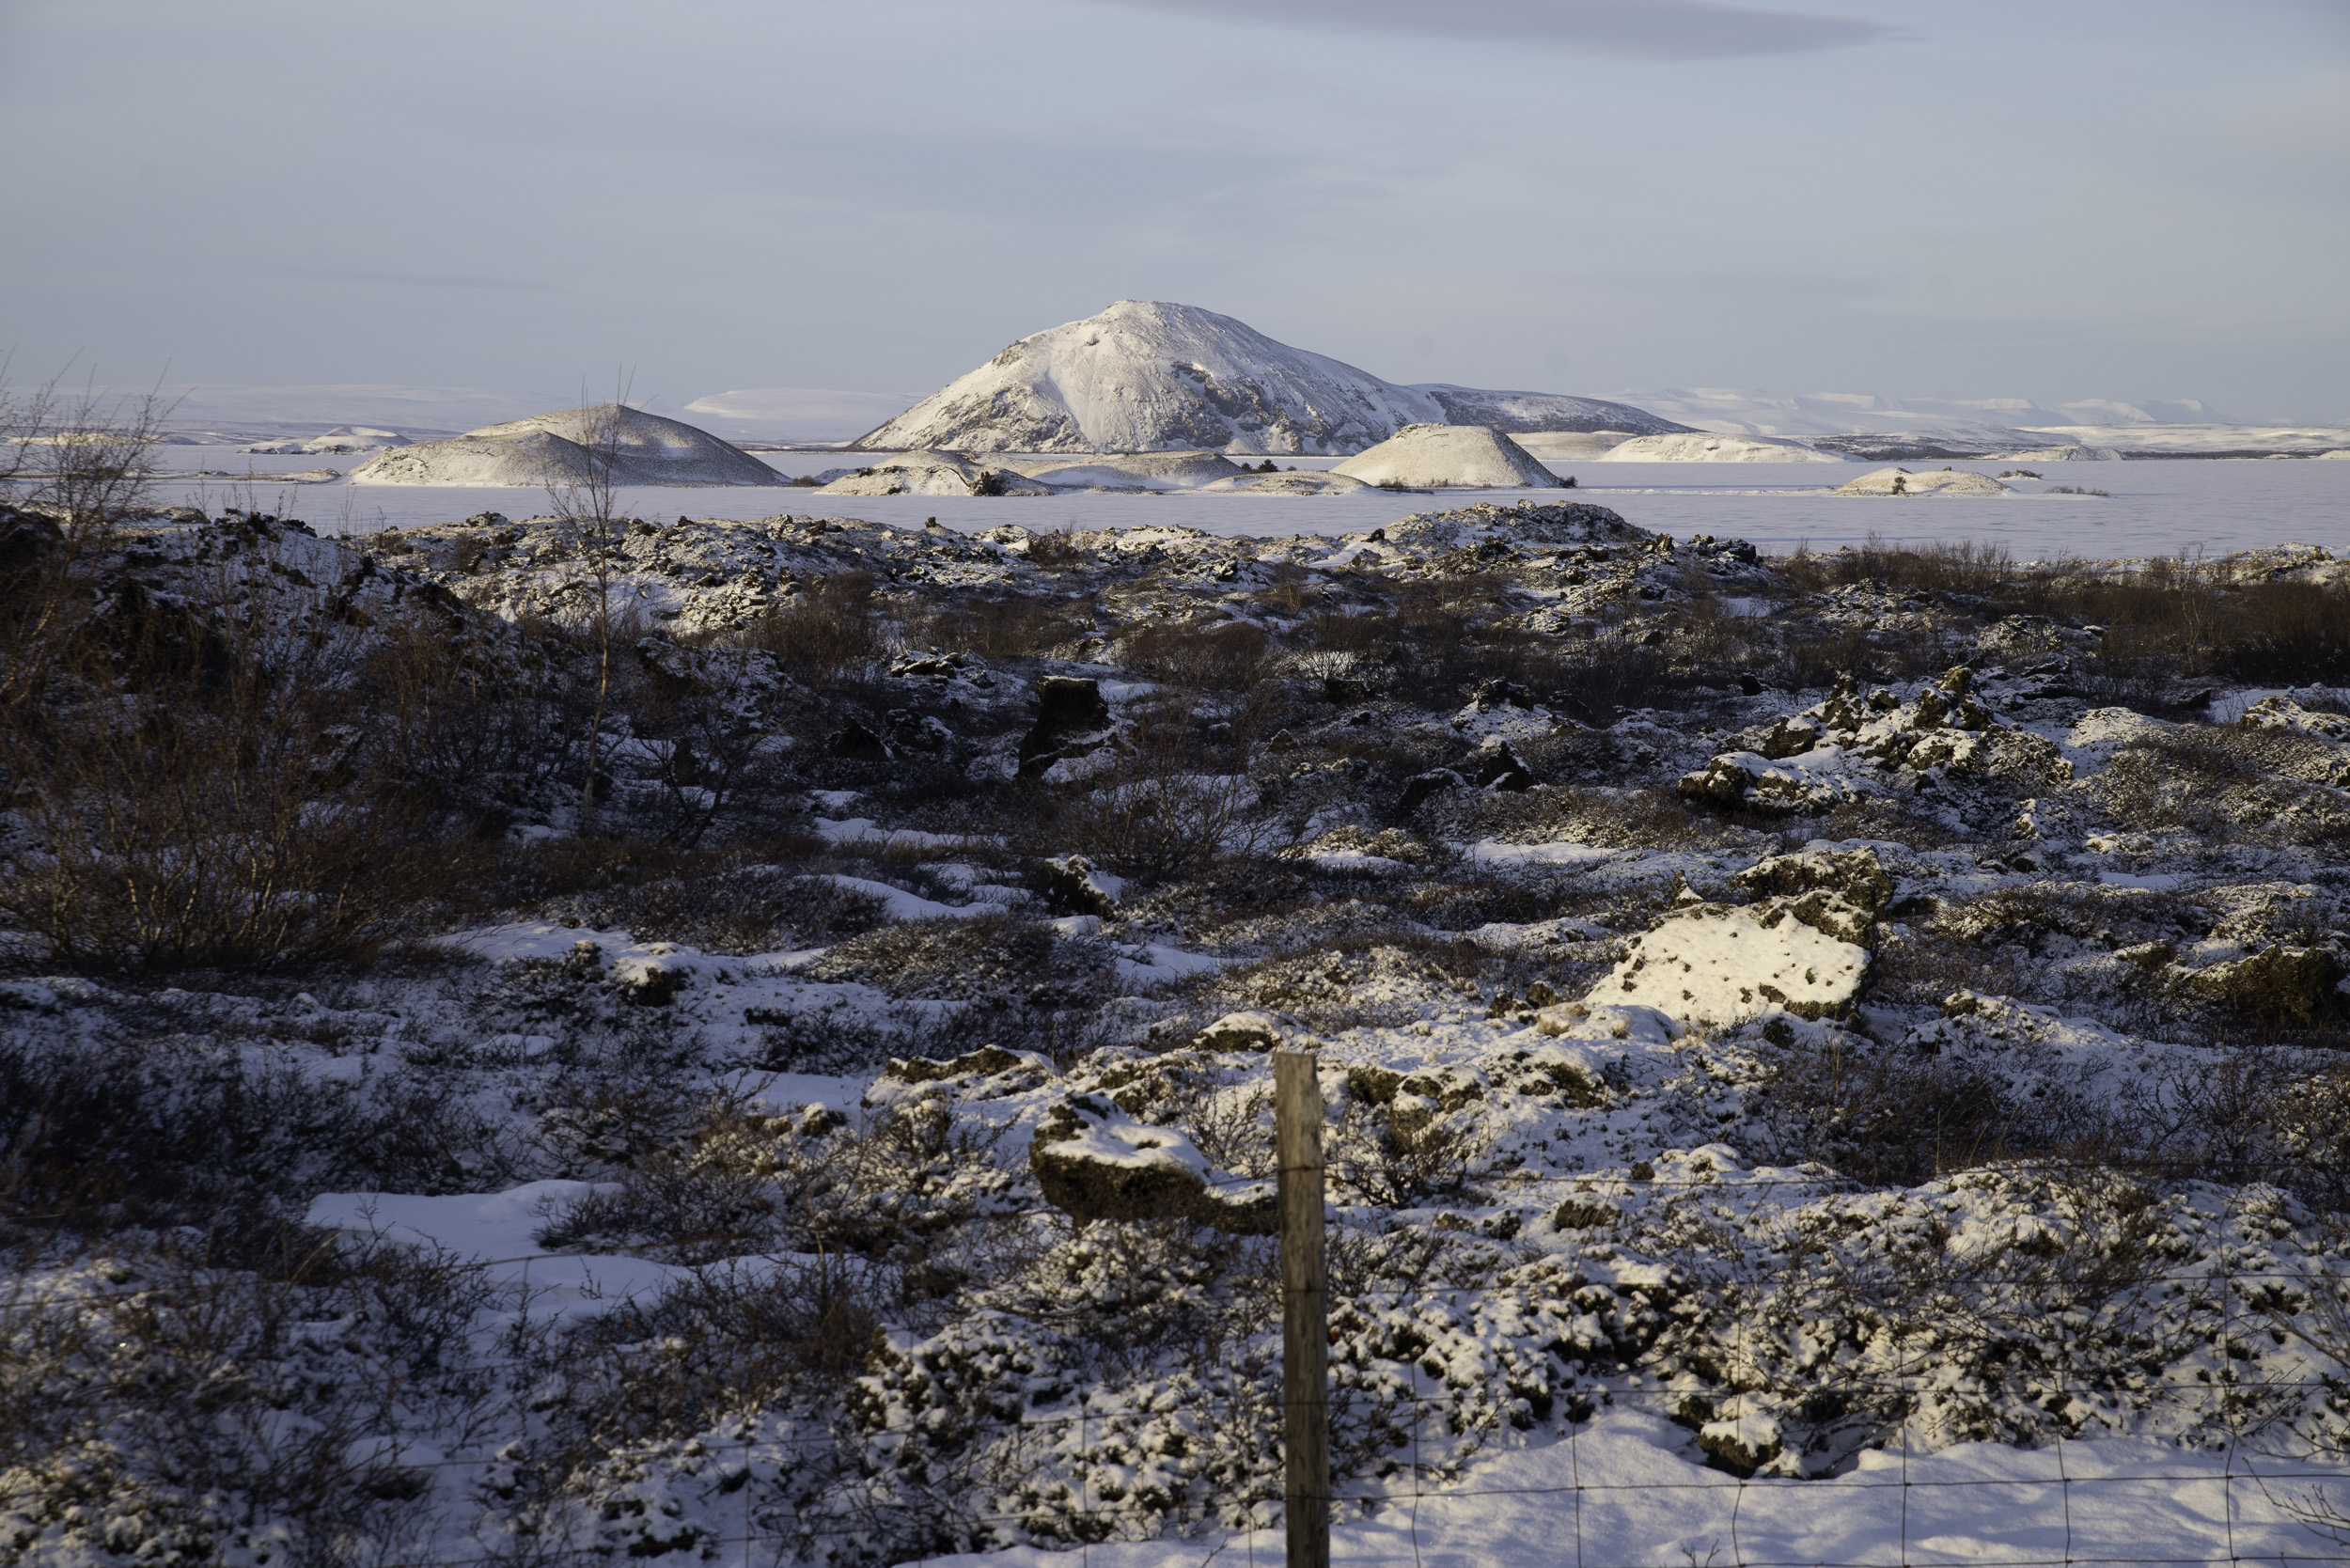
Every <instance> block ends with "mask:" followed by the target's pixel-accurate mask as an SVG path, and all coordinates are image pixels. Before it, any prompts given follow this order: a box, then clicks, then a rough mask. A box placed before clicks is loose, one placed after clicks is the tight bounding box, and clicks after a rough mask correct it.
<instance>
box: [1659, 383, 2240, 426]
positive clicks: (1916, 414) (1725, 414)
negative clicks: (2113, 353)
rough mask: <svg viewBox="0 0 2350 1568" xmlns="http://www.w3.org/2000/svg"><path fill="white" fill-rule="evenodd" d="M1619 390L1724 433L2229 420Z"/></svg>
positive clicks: (2112, 408)
mask: <svg viewBox="0 0 2350 1568" xmlns="http://www.w3.org/2000/svg"><path fill="white" fill-rule="evenodd" d="M1617 396H1618V397H1619V398H1621V399H1622V400H1626V401H1630V402H1637V404H1638V405H1639V406H1640V407H1642V408H1645V409H1648V410H1650V411H1651V412H1652V413H1654V414H1656V415H1659V416H1663V417H1665V418H1668V419H1678V420H1680V421H1681V422H1682V423H1683V424H1684V425H1693V426H1695V427H1697V428H1698V429H1699V430H1706V431H1719V432H1720V433H1722V434H1725V435H1784V436H1797V437H1801V436H1809V435H1856V434H1894V433H1903V432H1909V431H1986V430H1988V431H2014V430H2053V429H2060V428H2062V429H2070V428H2072V427H2076V426H2096V427H2099V428H2105V429H2110V428H2114V427H2131V426H2151V425H2192V426H2199V427H2210V426H2224V425H2228V424H2231V423H2233V421H2231V420H2230V419H2229V418H2228V417H2227V416H2225V415H2223V414H2221V413H2219V412H2218V411H2217V409H2214V408H2213V407H2211V406H2210V405H2209V404H2208V403H2203V402H2200V401H2198V400H2194V399H2191V398H2189V399H2180V400H2172V401H2158V400H2150V401H2144V402H2134V403H2132V402H2120V401H2116V400H2112V399H2108V398H2092V399H2089V400H2083V401H2080V402H2070V403H2043V402H2036V401H2034V400H2031V399H2029V398H1889V397H1885V396H1882V395H1880V394H1878V393H1873V392H1766V391H1757V390H1755V389H1753V388H1750V387H1722V386H1664V387H1652V388H1647V389H1644V390H1641V391H1637V392H1620V393H1618V394H1617Z"/></svg>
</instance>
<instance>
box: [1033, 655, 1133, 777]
mask: <svg viewBox="0 0 2350 1568" xmlns="http://www.w3.org/2000/svg"><path fill="white" fill-rule="evenodd" d="M1036 696H1037V704H1038V707H1037V715H1036V723H1035V725H1033V726H1032V727H1031V728H1030V729H1029V730H1028V732H1027V734H1026V735H1024V736H1023V737H1021V741H1020V776H1021V777H1023V778H1036V777H1039V776H1042V774H1043V773H1044V772H1045V771H1046V770H1048V769H1049V768H1051V767H1052V766H1053V764H1054V763H1056V762H1064V761H1070V760H1074V759H1076V758H1079V757H1083V756H1086V755H1088V754H1089V753H1091V752H1093V751H1095V750H1097V749H1098V748H1100V747H1101V746H1103V745H1107V744H1108V743H1109V742H1110V740H1111V738H1112V736H1113V734H1114V730H1115V727H1114V725H1113V724H1112V722H1111V720H1110V705H1109V703H1108V702H1107V701H1105V700H1104V698H1103V697H1102V685H1101V682H1098V681H1091V680H1083V679H1079V678H1077V677H1074V676H1067V675H1048V676H1046V677H1044V679H1043V680H1042V681H1039V682H1037V683H1036Z"/></svg>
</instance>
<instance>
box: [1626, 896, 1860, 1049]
mask: <svg viewBox="0 0 2350 1568" xmlns="http://www.w3.org/2000/svg"><path fill="white" fill-rule="evenodd" d="M1868 918H1869V917H1868V916H1867V915H1866V914H1865V913H1864V912H1862V911H1860V910H1858V909H1856V908H1854V907H1853V906H1852V905H1850V904H1847V903H1845V902H1843V901H1842V900H1841V899H1838V898H1836V897H1835V896H1834V895H1833V894H1829V893H1825V892H1815V893H1810V894H1807V895H1805V896H1804V897H1803V898H1801V899H1773V900H1771V901H1770V902H1768V903H1764V904H1755V905H1747V906H1739V905H1733V904H1720V903H1699V904H1690V905H1686V906H1684V907H1683V908H1680V909H1676V910H1673V911H1672V912H1671V913H1669V914H1668V915H1667V916H1666V917H1664V919H1662V920H1661V921H1659V922H1658V923H1657V925H1656V927H1655V929H1653V930H1652V931H1649V932H1646V933H1642V934H1640V935H1638V936H1635V937H1634V938H1632V940H1631V942H1630V944H1629V945H1628V946H1629V951H1628V952H1627V953H1626V954H1625V957H1624V960H1623V962H1622V963H1621V964H1617V965H1616V967H1615V969H1614V970H1613V971H1612V972H1611V973H1610V974H1609V975H1608V976H1607V978H1606V980H1601V981H1600V982H1599V984H1597V985H1596V986H1594V987H1592V988H1591V991H1590V994H1589V995H1588V996H1585V997H1584V1001H1585V1003H1586V1004H1587V1005H1594V1006H1595V1005H1597V1004H1600V1003H1603V1002H1605V1003H1613V1004H1616V1005H1618V1006H1622V1005H1625V1004H1636V1005H1638V1006H1642V1007H1653V1008H1654V1009H1656V1010H1657V1011H1660V1012H1663V1013H1667V1014H1669V1016H1671V1017H1674V1018H1677V1019H1680V1020H1682V1021H1684V1022H1685V1023H1693V1024H1694V1023H1707V1024H1734V1023H1737V1022H1739V1021H1740V1020H1741V1019H1746V1018H1752V1017H1755V1016H1756V1015H1758V1014H1761V1013H1764V1012H1792V1013H1794V1015H1795V1016H1797V1017H1799V1018H1841V1017H1842V1016H1844V1015H1845V1014H1846V1013H1848V1012H1850V1011H1852V1008H1853V1004H1854V1002H1855V1001H1856V1000H1857V998H1858V996H1859V995H1860V989H1861V987H1862V985H1863V984H1865V983H1866V982H1867V980H1868V978H1869V964H1870V954H1869V949H1867V948H1864V947H1862V946H1861V945H1860V944H1859V943H1858V942H1857V941H1854V940H1852V938H1853V937H1854V936H1855V935H1857V934H1862V933H1865V932H1866V929H1867V926H1868Z"/></svg>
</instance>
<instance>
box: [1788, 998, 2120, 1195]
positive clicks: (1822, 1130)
mask: <svg viewBox="0 0 2350 1568" xmlns="http://www.w3.org/2000/svg"><path fill="white" fill-rule="evenodd" d="M1766 1039H1767V1037H1766ZM1767 1043H1768V1045H1769V1048H1768V1049H1767V1050H1766V1052H1765V1054H1764V1059H1765V1062H1766V1063H1767V1074H1768V1075H1767V1077H1766V1079H1765V1081H1764V1084H1763V1087H1762V1089H1761V1090H1759V1091H1758V1092H1757V1093H1756V1095H1755V1097H1754V1104H1755V1107H1756V1108H1755V1112H1754V1114H1755V1118H1756V1121H1757V1122H1758V1124H1759V1125H1760V1126H1761V1127H1762V1128H1763V1129H1765V1132H1766V1137H1767V1138H1768V1139H1769V1144H1770V1147H1771V1149H1772V1151H1773V1157H1774V1158H1778V1159H1783V1160H1786V1161H1788V1162H1790V1163H1794V1162H1797V1161H1801V1160H1816V1161H1818V1162H1819V1163H1821V1164H1823V1165H1825V1166H1829V1167H1832V1168H1835V1169H1836V1170H1838V1171H1840V1172H1841V1173H1842V1174H1844V1175H1846V1176H1849V1177H1851V1178H1852V1179H1853V1180H1855V1181H1858V1182H1862V1183H1866V1184H1869V1185H1871V1186H1915V1185H1916V1184H1919V1183H1920V1182H1928V1181H1932V1180H1934V1179H1935V1178H1936V1177H1938V1176H1943V1175H1947V1174H1949V1173H1950V1172H1951V1171H1954V1170H1966V1169H1972V1168H1976V1167H1978V1166H1983V1165H1991V1164H1996V1163H1998V1162H2002V1161H2006V1160H2011V1159H2018V1158H2029V1157H2035V1156H2041V1155H2046V1154H2049V1153H2052V1152H2065V1153H2070V1152H2076V1151H2077V1150H2078V1149H2080V1148H2081V1146H2082V1145H2083V1144H2084V1142H2085V1141H2086V1140H2088V1139H2089V1138H2090V1137H2091V1135H2092V1132H2093V1131H2094V1130H2095V1123H2094V1121H2093V1120H2092V1117H2091V1115H2090V1112H2089V1108H2088V1106H2087V1105H2086V1104H2085V1103H2083V1102H2082V1101H2081V1100H2080V1099H2079V1097H2077V1096H2074V1097H2067V1096H2065V1095H2063V1094H2061V1093H2059V1094H2056V1095H2052V1096H2044V1097H2043V1098H2042V1099H2041V1100H2040V1101H2038V1102H2035V1103H2034V1104H2032V1105H2029V1106H2028V1105H2022V1104H2020V1103H2017V1102H2016V1101H2014V1100H2013V1098H2012V1097H2011V1096H2010V1095H2009V1094H2008V1092H2007V1090H2006V1087H2005V1085H2004V1084H2003V1083H2002V1082H2001V1080H2000V1079H1999V1077H1998V1074H1993V1073H1990V1072H1987V1071H1984V1070H1981V1069H1977V1068H1972V1067H1964V1066H1962V1067H1956V1068H1954V1067H1952V1066H1951V1065H1950V1064H1948V1063H1945V1062H1943V1061H1941V1060H1940V1059H1939V1058H1936V1057H1932V1056H1926V1055H1924V1054H1922V1053H1919V1052H1915V1051H1909V1050H1904V1049H1903V1048H1901V1047H1898V1046H1884V1045H1878V1044H1875V1043H1872V1042H1870V1041H1868V1040H1865V1039H1863V1038H1862V1037H1860V1036H1857V1035H1851V1034H1846V1033H1845V1032H1843V1031H1842V1030H1841V1029H1820V1030H1807V1031H1802V1032H1797V1031H1795V1030H1794V1029H1792V1028H1790V1027H1788V1026H1785V1025H1781V1026H1780V1027H1779V1038H1778V1040H1777V1041H1770V1042H1767Z"/></svg>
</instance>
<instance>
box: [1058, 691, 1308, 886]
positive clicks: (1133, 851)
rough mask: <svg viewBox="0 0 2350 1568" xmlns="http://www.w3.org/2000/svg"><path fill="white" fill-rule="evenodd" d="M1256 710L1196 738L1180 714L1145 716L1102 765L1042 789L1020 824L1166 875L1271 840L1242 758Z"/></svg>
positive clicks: (1142, 871)
mask: <svg viewBox="0 0 2350 1568" xmlns="http://www.w3.org/2000/svg"><path fill="white" fill-rule="evenodd" d="M1256 712H1257V711H1256V710H1253V709H1252V710H1250V711H1249V712H1246V713H1243V714H1242V715H1241V717H1240V718H1239V719H1238V720H1236V721H1235V722H1234V723H1233V725H1232V731H1231V737H1230V739H1229V740H1227V741H1225V742H1222V743H1220V744H1217V745H1213V746H1210V745H1204V744H1202V743H1201V742H1200V741H1199V739H1198V737H1197V736H1196V735H1195V733H1194V731H1193V730H1192V729H1191V727H1190V725H1189V724H1188V723H1187V722H1185V720H1184V718H1183V717H1182V716H1173V717H1163V718H1158V719H1146V720H1145V722H1143V723H1142V724H1140V725H1139V726H1137V727H1136V730H1135V731H1134V732H1132V733H1131V734H1130V735H1129V736H1127V737H1124V738H1123V748H1122V749H1121V750H1120V752H1119V753H1118V756H1117V759H1116V760H1114V761H1112V762H1111V763H1110V764H1109V765H1108V766H1107V767H1105V768H1104V769H1103V770H1102V771H1100V772H1098V773H1095V774H1092V775H1091V776H1088V777H1086V778H1084V779H1081V780H1079V781H1077V782H1076V783H1074V784H1071V785H1066V786H1061V787H1059V788H1058V789H1055V790H1053V791H1051V792H1047V793H1040V794H1039V795H1037V796H1036V797H1034V798H1033V799H1032V801H1031V805H1032V808H1033V816H1032V818H1031V820H1030V821H1029V822H1028V823H1026V832H1027V833H1028V834H1029V835H1031V836H1033V838H1034V839H1035V841H1034V842H1033V843H1031V844H1030V845H1029V846H1028V847H1029V848H1031V849H1033V850H1034V851H1035V852H1036V853H1038V854H1067V853H1069V852H1071V851H1075V852H1077V853H1079V854H1081V855H1085V856H1087V857H1088V858H1089V860H1091V861H1092V862H1093V863H1094V864H1095V865H1097V866H1103V867H1105V868H1107V869H1109V870H1113V871H1115V872H1117V873H1118V874H1119V875H1120V876H1128V877H1135V878H1137V879H1139V880H1142V881H1145V882H1164V881H1167V880H1170V879H1172V878H1176V877H1180V876H1186V875H1193V874H1197V873H1198V872H1199V871H1202V870H1205V869H1206V868H1208V867H1209V866H1211V865H1213V864H1214V863H1215V862H1216V861H1218V860H1220V859H1223V858H1226V857H1228V856H1234V855H1251V854H1254V853H1257V852H1259V851H1261V850H1262V849H1263V848H1265V847H1267V845H1268V843H1269V842H1270V839H1271V836H1272V833H1273V831H1274V826H1273V822H1272V819H1271V817H1270V816H1269V814H1267V813H1266V812H1264V811H1262V810H1261V809H1260V808H1259V805H1258V797H1259V790H1258V787H1257V784H1256V781H1255V780H1254V779H1252V778H1251V777H1250V776H1248V774H1247V773H1246V771H1245V768H1244V766H1243V759H1245V758H1246V755H1247V742H1248V739H1249V736H1250V734H1251V733H1252V732H1253V730H1254V729H1255V727H1256V723H1257V722H1258V720H1257V717H1256Z"/></svg>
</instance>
